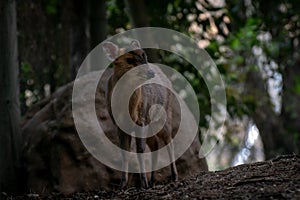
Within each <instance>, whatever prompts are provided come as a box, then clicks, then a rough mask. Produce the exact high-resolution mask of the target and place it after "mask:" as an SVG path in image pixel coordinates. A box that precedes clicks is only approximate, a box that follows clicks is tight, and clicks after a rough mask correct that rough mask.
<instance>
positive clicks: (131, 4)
mask: <svg viewBox="0 0 300 200" xmlns="http://www.w3.org/2000/svg"><path fill="white" fill-rule="evenodd" d="M125 5H126V10H127V14H128V16H129V19H130V23H131V24H132V27H133V28H140V27H149V26H150V15H148V13H147V9H146V5H145V1H144V0H125ZM146 38H147V39H148V40H151V36H150V35H149V36H147V37H146ZM145 51H146V53H147V56H148V60H149V61H150V62H154V63H155V62H159V56H158V54H157V51H155V50H154V49H145Z"/></svg>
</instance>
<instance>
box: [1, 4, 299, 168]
mask: <svg viewBox="0 0 300 200" xmlns="http://www.w3.org/2000/svg"><path fill="white" fill-rule="evenodd" d="M15 13H16V22H17V30H16V33H17V38H18V61H19V80H20V84H19V86H20V107H21V116H22V120H24V119H25V118H26V117H25V116H26V113H27V111H28V110H30V109H31V107H32V106H33V105H35V104H36V103H38V102H40V101H41V100H43V99H45V98H47V97H49V96H51V94H53V92H54V91H56V90H57V89H58V88H59V87H61V86H63V85H65V84H67V83H69V82H71V81H73V80H74V79H75V77H76V73H77V70H78V68H79V66H80V64H81V63H82V61H83V59H84V58H85V57H86V56H87V55H88V53H89V52H90V51H91V50H92V49H93V48H94V47H95V46H97V44H99V43H100V42H102V41H103V40H105V39H106V38H108V37H110V36H112V35H115V34H117V33H121V32H124V31H126V30H128V29H132V28H137V27H147V26H153V27H164V28H169V29H173V30H176V31H179V32H181V33H184V34H186V35H188V36H190V37H192V38H193V39H195V40H196V41H197V43H198V45H199V47H200V48H204V49H205V50H206V51H207V52H208V53H209V55H210V56H211V57H212V59H213V60H214V61H215V63H216V64H217V67H218V69H219V71H220V73H221V75H222V78H223V81H224V82H225V84H226V95H227V103H228V104H227V115H228V116H227V120H226V123H225V127H224V129H223V133H222V134H223V137H222V138H221V139H220V140H219V143H218V144H217V146H216V148H214V150H213V151H212V152H211V153H210V154H209V155H208V157H207V160H208V164H209V168H210V170H218V169H224V168H226V167H229V166H234V165H237V164H241V163H249V162H253V161H259V160H265V159H270V158H273V157H275V156H276V155H279V154H286V153H299V146H300V106H299V102H300V51H299V50H300V48H299V47H300V44H299V42H300V41H299V40H300V37H299V36H300V20H299V14H300V2H299V1H298V0H264V1H260V0H226V1H225V0H159V1H158V0H152V1H146V0H87V1H80V0H73V1H71V0H66V1H61V0H32V1H17V3H16V11H15ZM2 39H3V40H5V38H2ZM159 59H160V60H161V61H163V62H164V64H166V65H169V66H172V67H173V68H174V69H176V70H178V71H179V72H180V73H181V74H183V75H184V76H185V77H186V78H187V79H188V80H189V81H190V83H191V85H192V86H193V87H194V90H195V91H196V93H197V95H198V101H199V105H200V110H201V119H200V124H199V126H200V129H201V132H202V133H203V132H205V130H207V128H208V122H209V119H210V116H211V111H210V109H211V106H210V97H209V93H208V90H207V87H206V85H205V82H204V80H203V79H202V77H201V76H200V75H199V74H198V73H197V71H196V70H195V69H194V68H193V67H192V66H191V65H190V64H189V63H187V62H186V61H184V60H183V59H180V58H178V57H177V56H175V55H172V54H170V53H168V52H163V51H160V52H159ZM216 137H217V136H216Z"/></svg>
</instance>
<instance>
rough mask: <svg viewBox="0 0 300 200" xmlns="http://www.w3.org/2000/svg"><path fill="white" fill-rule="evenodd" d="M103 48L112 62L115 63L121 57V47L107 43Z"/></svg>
mask: <svg viewBox="0 0 300 200" xmlns="http://www.w3.org/2000/svg"><path fill="white" fill-rule="evenodd" d="M102 48H103V50H104V52H105V54H106V56H107V58H108V59H109V60H110V61H114V60H115V59H116V58H117V57H118V56H119V47H118V46H117V45H115V44H114V43H112V42H105V43H104V44H103V46H102Z"/></svg>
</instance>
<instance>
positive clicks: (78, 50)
mask: <svg viewBox="0 0 300 200" xmlns="http://www.w3.org/2000/svg"><path fill="white" fill-rule="evenodd" d="M72 3H73V16H72V28H71V33H70V34H71V36H70V40H71V42H70V44H71V48H70V51H71V62H70V63H71V79H72V80H74V79H75V77H76V75H77V72H78V69H79V67H80V65H81V63H82V62H83V60H84V58H85V57H86V56H87V54H88V51H89V49H90V47H89V39H90V35H89V26H90V24H89V6H88V3H89V1H87V2H85V1H80V0H75V1H72Z"/></svg>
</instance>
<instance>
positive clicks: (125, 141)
mask: <svg viewBox="0 0 300 200" xmlns="http://www.w3.org/2000/svg"><path fill="white" fill-rule="evenodd" d="M118 133H119V142H120V147H121V148H122V149H123V150H125V151H130V145H131V136H130V135H128V134H126V133H124V132H123V131H122V130H121V129H118ZM121 156H122V178H121V183H120V188H121V189H123V188H125V187H126V186H127V183H128V158H127V156H126V152H124V151H122V155H121Z"/></svg>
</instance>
